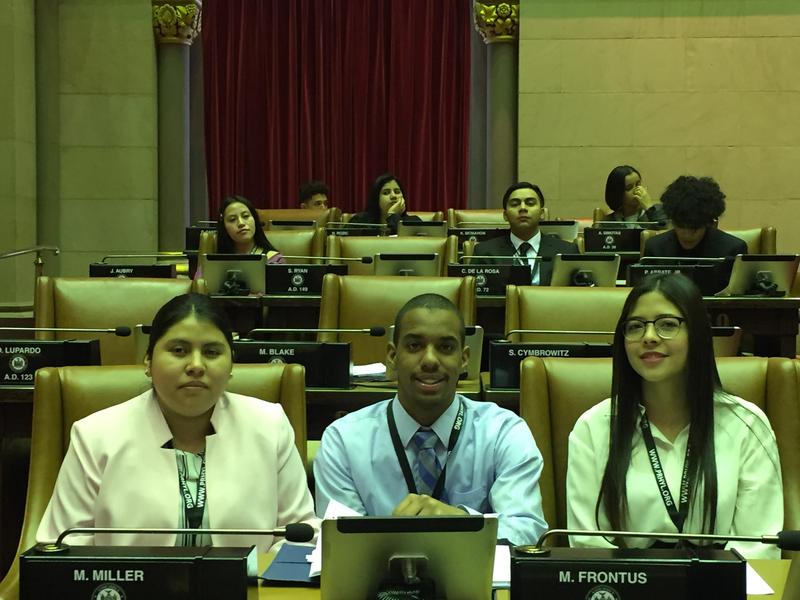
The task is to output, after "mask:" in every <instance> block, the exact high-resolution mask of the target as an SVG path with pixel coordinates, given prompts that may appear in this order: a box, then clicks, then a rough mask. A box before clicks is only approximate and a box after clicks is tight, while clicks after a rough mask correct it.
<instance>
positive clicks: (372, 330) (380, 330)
mask: <svg viewBox="0 0 800 600" xmlns="http://www.w3.org/2000/svg"><path fill="white" fill-rule="evenodd" d="M262 333H363V334H365V335H370V336H372V337H383V336H384V335H386V328H385V327H366V328H364V329H338V328H323V329H294V328H293V329H280V328H277V327H270V328H267V329H251V330H250V332H249V333H248V335H253V334H256V335H259V334H262Z"/></svg>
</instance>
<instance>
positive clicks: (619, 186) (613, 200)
mask: <svg viewBox="0 0 800 600" xmlns="http://www.w3.org/2000/svg"><path fill="white" fill-rule="evenodd" d="M631 173H636V174H637V175H638V176H639V177H640V178H641V177H642V174H641V173H639V171H638V170H636V167H632V166H630V165H620V166H618V167H614V168H613V169H611V173H609V174H608V179H606V204H607V205H608V208H610V209H611V210H613V211H618V210H619V209H621V208H622V202H623V199H624V197H625V178H626V177H627V176H628V175H630V174H631Z"/></svg>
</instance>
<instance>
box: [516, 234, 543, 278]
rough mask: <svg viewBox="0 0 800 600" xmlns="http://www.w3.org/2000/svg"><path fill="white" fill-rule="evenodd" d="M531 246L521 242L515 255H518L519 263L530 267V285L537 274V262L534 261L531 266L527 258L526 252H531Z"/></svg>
mask: <svg viewBox="0 0 800 600" xmlns="http://www.w3.org/2000/svg"><path fill="white" fill-rule="evenodd" d="M532 248H533V246H531V245H530V244H529V243H528V242H522V243H521V244H520V245H519V248H517V254H519V256H520V258H519V260H520V263H521V264H523V265H525V266H526V267H527V266H530V267H531V283H533V281H534V279H536V275H537V273H538V272H539V261H538V260H534V261H533V265H531V260H530V258H528V251H529V250H531V249H532Z"/></svg>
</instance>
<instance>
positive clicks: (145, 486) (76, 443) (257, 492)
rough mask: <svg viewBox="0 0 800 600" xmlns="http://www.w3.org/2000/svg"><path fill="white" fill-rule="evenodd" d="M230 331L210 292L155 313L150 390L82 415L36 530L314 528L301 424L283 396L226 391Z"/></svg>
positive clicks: (46, 533)
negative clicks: (289, 414)
mask: <svg viewBox="0 0 800 600" xmlns="http://www.w3.org/2000/svg"><path fill="white" fill-rule="evenodd" d="M232 347H233V340H232V335H231V330H230V327H229V325H228V322H227V319H226V317H225V315H224V313H223V312H222V311H221V310H220V309H219V307H218V306H216V305H215V304H214V303H213V301H212V300H211V298H210V297H209V296H205V295H201V294H183V295H181V296H176V297H175V298H173V299H172V300H170V301H169V302H167V303H166V304H165V305H164V306H162V307H161V308H160V309H159V311H158V313H156V315H155V317H154V319H153V324H152V329H151V331H150V341H149V345H148V347H147V353H146V355H145V367H146V370H145V372H146V374H147V376H148V377H149V378H150V379H152V382H153V385H152V388H150V389H148V390H147V391H146V392H144V393H142V394H140V395H139V396H136V397H135V398H133V399H131V400H128V401H127V402H123V403H122V404H118V405H116V406H112V407H110V408H107V409H105V410H101V411H98V412H96V413H94V414H92V415H89V416H88V417H86V418H84V419H81V420H79V421H76V422H75V423H74V424H73V426H72V431H71V433H70V445H69V448H68V450H67V453H66V456H65V457H64V462H63V464H62V465H61V470H60V471H59V474H58V478H57V480H56V484H55V489H54V490H53V496H52V498H51V499H50V502H49V504H48V506H47V509H46V510H45V513H44V516H43V518H42V522H41V524H40V525H39V530H38V532H37V536H36V537H37V539H38V540H39V541H40V542H52V541H54V540H55V539H56V538H57V537H58V536H59V534H60V533H61V532H63V531H64V530H66V529H69V528H71V527H125V528H149V529H153V528H191V529H196V528H199V527H202V528H219V529H274V528H276V527H282V526H285V525H287V524H289V523H295V522H300V521H305V522H308V523H310V524H312V525H314V526H317V525H318V520H317V519H315V517H314V506H313V502H312V498H311V494H310V492H309V490H308V485H307V480H306V473H305V468H304V466H303V462H302V460H301V459H300V455H299V453H298V452H297V448H296V447H295V442H294V432H293V430H292V426H291V425H290V424H289V420H288V419H287V418H286V415H285V414H284V412H283V408H282V407H281V405H280V404H275V403H272V402H267V401H264V400H260V399H257V398H251V397H248V396H242V395H239V394H232V393H230V392H226V391H225V388H226V386H227V385H228V380H229V379H230V378H231V372H232V367H233V357H232ZM275 542H276V540H275V539H273V538H272V537H271V536H261V535H253V536H216V535H212V536H209V535H207V534H175V533H161V534H153V535H145V534H108V533H103V534H101V533H98V534H95V535H91V534H84V535H78V534H76V535H73V536H71V537H70V538H69V543H70V544H86V545H93V544H97V545H136V546H142V545H144V546H153V545H156V546H175V545H179V546H194V545H198V546H199V545H209V544H210V545H214V546H249V545H251V544H253V545H256V546H258V547H259V549H260V550H261V551H267V550H269V549H270V547H271V546H272V545H273V544H274V543H275Z"/></svg>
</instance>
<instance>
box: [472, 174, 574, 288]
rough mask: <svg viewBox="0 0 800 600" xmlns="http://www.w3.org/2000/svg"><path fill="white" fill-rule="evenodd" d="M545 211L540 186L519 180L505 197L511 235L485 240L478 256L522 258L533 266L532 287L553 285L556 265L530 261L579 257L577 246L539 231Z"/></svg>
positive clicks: (505, 261) (500, 261)
mask: <svg viewBox="0 0 800 600" xmlns="http://www.w3.org/2000/svg"><path fill="white" fill-rule="evenodd" d="M543 208H544V194H543V193H542V190H540V189H539V186H538V185H535V184H533V183H529V182H527V181H519V182H517V183H515V184H514V185H512V186H511V187H509V188H508V189H507V190H506V193H505V194H503V218H504V219H505V220H506V221H508V224H509V226H510V227H511V231H510V233H509V235H503V236H500V237H496V238H493V239H491V240H486V241H485V242H481V243H480V244H478V245H477V246H475V252H474V254H475V256H498V257H508V256H519V257H520V258H519V259H516V260H517V261H522V260H523V258H522V257H523V256H524V257H525V258H526V259H528V260H526V262H530V263H532V265H533V266H532V268H531V284H532V285H550V278H551V277H552V275H553V263H552V261H550V260H541V261H539V260H537V261H530V260H529V259H531V258H534V257H537V256H541V257H542V258H549V259H552V258H553V257H554V256H555V255H556V254H578V252H579V251H578V246H576V245H575V243H573V242H567V241H564V240H562V239H561V238H560V237H558V236H557V235H550V234H548V235H545V234H543V233H542V232H541V231H539V221H540V220H541V217H542V209H543ZM514 260H515V259H508V258H497V259H480V262H481V263H488V264H509V263H510V262H514Z"/></svg>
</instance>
